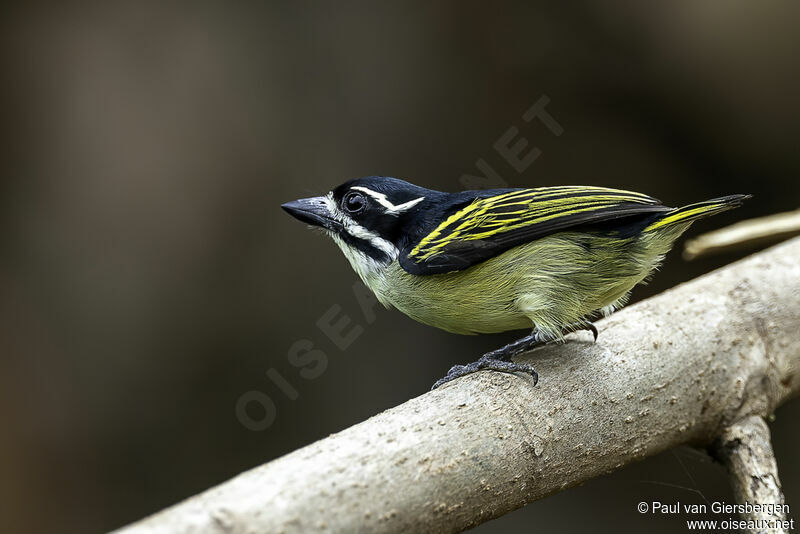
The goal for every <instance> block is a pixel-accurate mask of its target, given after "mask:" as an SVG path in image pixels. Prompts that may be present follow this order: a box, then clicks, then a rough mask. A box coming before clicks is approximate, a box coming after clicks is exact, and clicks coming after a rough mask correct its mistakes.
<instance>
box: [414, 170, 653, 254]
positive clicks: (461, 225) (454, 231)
mask: <svg viewBox="0 0 800 534" xmlns="http://www.w3.org/2000/svg"><path fill="white" fill-rule="evenodd" d="M592 193H594V194H592ZM622 202H633V203H637V204H656V203H657V201H656V200H655V199H653V198H651V197H648V196H647V195H643V194H640V193H633V192H630V191H622V190H619V189H608V188H604V187H583V186H563V187H545V188H538V189H522V190H518V191H511V192H508V193H503V194H501V195H497V196H494V197H489V198H483V199H477V200H475V201H474V202H472V203H471V204H469V205H468V206H466V207H464V208H462V209H461V210H459V211H458V212H456V213H454V214H452V215H451V216H450V217H448V218H447V219H446V220H445V221H444V222H442V223H441V224H440V225H439V226H438V227H436V228H435V229H434V230H433V231H432V232H431V233H430V234H428V235H427V236H425V238H423V239H422V240H421V241H420V242H419V243H418V244H417V246H416V247H414V249H413V250H412V251H411V253H410V254H409V256H410V257H412V258H415V259H417V260H418V261H421V260H425V259H428V258H430V257H431V256H433V255H435V254H437V253H438V252H439V251H440V250H441V249H442V248H444V247H445V246H447V245H448V244H449V243H452V242H453V241H456V240H459V239H461V240H465V241H472V240H478V239H486V238H489V237H492V236H494V235H497V234H501V233H504V232H508V231H511V230H516V229H519V228H524V227H526V226H530V225H533V224H536V223H540V222H544V221H548V220H552V219H556V218H559V217H566V216H569V215H574V214H577V213H583V212H587V211H592V210H597V209H602V208H605V207H610V206H613V205H616V204H619V203H622ZM513 207H519V208H521V209H518V210H516V211H506V210H507V209H509V208H513ZM570 207H572V209H569V208H570ZM507 216H516V217H514V218H513V219H511V220H507V219H505V217H507ZM478 229H481V230H483V231H481V232H478V231H476V230H478Z"/></svg>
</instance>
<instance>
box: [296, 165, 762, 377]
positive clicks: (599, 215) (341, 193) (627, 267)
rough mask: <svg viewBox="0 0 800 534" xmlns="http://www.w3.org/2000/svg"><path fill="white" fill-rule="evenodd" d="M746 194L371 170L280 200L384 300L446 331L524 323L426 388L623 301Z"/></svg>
mask: <svg viewBox="0 0 800 534" xmlns="http://www.w3.org/2000/svg"><path fill="white" fill-rule="evenodd" d="M747 198H749V195H730V196H726V197H721V198H716V199H713V200H707V201H705V202H698V203H696V204H690V205H688V206H685V207H682V208H670V207H667V206H664V205H662V204H661V202H659V201H658V200H656V199H654V198H652V197H649V196H647V195H643V194H641V193H633V192H630V191H622V190H618V189H608V188H605V187H588V186H562V187H539V188H534V189H494V190H485V191H463V192H459V193H444V192H440V191H433V190H430V189H425V188H423V187H419V186H416V185H414V184H411V183H408V182H406V181H403V180H398V179H396V178H389V177H382V176H369V177H366V178H359V179H356V180H351V181H349V182H346V183H344V184H342V185H340V186H338V187H336V188H335V189H334V190H333V191H331V192H329V193H328V194H327V195H324V196H319V197H314V198H305V199H300V200H295V201H292V202H287V203H286V204H283V206H282V207H283V209H284V210H286V211H287V212H289V213H290V214H291V215H293V216H294V217H296V218H297V219H299V220H301V221H303V222H306V223H308V224H311V225H313V226H317V227H320V228H322V229H324V230H325V231H326V232H327V233H328V234H330V236H331V237H332V238H333V240H334V241H335V242H336V244H337V245H339V248H341V250H342V252H343V253H344V255H345V256H346V257H347V259H348V260H349V261H350V264H351V265H352V266H353V269H355V271H356V272H357V273H358V275H359V276H360V277H361V279H362V280H363V281H364V283H365V284H366V285H367V286H368V287H369V288H370V289H371V290H372V291H373V292H374V293H375V295H376V296H377V298H378V300H379V301H380V302H381V303H382V304H384V305H385V306H387V307H390V306H394V307H395V308H397V309H398V310H400V311H401V312H403V313H405V314H406V315H408V316H409V317H411V318H413V319H415V320H417V321H419V322H422V323H425V324H428V325H431V326H435V327H438V328H441V329H443V330H447V331H449V332H454V333H458V334H484V333H495V332H505V331H507V330H518V329H527V328H530V329H532V332H531V334H530V335H528V336H526V337H524V338H522V339H520V340H518V341H515V342H513V343H511V344H509V345H506V346H505V347H502V348H500V349H497V350H494V351H492V352H489V353H487V354H484V355H483V356H482V357H481V358H480V359H478V360H477V361H475V362H473V363H470V364H467V365H456V366H455V367H453V368H452V369H450V371H449V372H448V373H447V376H445V377H444V378H442V379H441V380H439V381H438V382H436V383H435V384H434V386H433V387H434V388H436V387H438V386H440V385H442V384H444V383H445V382H448V381H450V380H453V379H454V378H458V377H460V376H464V375H466V374H469V373H473V372H475V371H478V370H482V369H487V370H494V371H504V372H509V373H513V372H523V373H529V374H530V375H532V376H533V380H534V385H535V384H536V382H537V381H538V375H537V374H536V371H535V370H534V369H533V368H532V367H531V366H529V365H525V364H519V363H515V362H512V361H511V358H512V357H513V356H516V355H518V354H520V353H522V352H525V351H527V350H529V349H531V348H532V347H534V346H536V345H539V344H542V343H546V342H549V341H554V340H563V338H564V335H565V334H566V333H569V332H574V331H577V330H590V331H592V332H593V334H594V337H595V339H596V338H597V330H596V328H595V327H594V325H593V324H592V323H591V322H590V319H591V318H593V317H596V316H598V315H608V314H610V313H611V312H613V311H614V310H615V309H617V308H619V307H621V306H622V305H624V304H625V302H626V300H627V298H628V295H629V293H630V291H631V289H632V288H633V287H634V286H635V285H636V284H638V283H640V282H642V281H644V280H645V279H646V278H647V277H648V276H649V275H650V274H651V273H652V272H653V270H654V269H656V268H657V267H658V265H659V263H660V262H661V260H662V258H663V257H664V255H665V254H666V253H667V252H668V251H669V250H670V248H671V247H672V244H673V243H674V242H675V240H676V239H677V238H678V236H680V235H681V234H682V233H683V232H684V231H686V229H687V228H688V227H689V226H690V225H691V224H692V222H693V221H695V220H697V219H699V218H702V217H707V216H709V215H714V214H716V213H720V212H722V211H725V210H729V209H731V208H735V207H738V206H740V205H741V203H742V201H744V200H745V199H747Z"/></svg>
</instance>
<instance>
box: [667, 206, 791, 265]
mask: <svg viewBox="0 0 800 534" xmlns="http://www.w3.org/2000/svg"><path fill="white" fill-rule="evenodd" d="M797 235H800V210H795V211H787V212H784V213H776V214H774V215H767V216H765V217H757V218H755V219H747V220H744V221H739V222H737V223H735V224H732V225H730V226H726V227H725V228H719V229H717V230H712V231H711V232H708V233H705V234H701V235H699V236H697V237H694V238H692V239H688V240H687V241H686V244H685V245H684V248H683V258H684V259H686V260H693V259H695V258H699V257H701V256H707V255H710V254H718V253H720V252H730V251H733V250H743V249H747V248H755V247H758V246H764V245H769V244H775V243H778V242H780V241H784V240H786V239H789V238H791V237H794V236H797Z"/></svg>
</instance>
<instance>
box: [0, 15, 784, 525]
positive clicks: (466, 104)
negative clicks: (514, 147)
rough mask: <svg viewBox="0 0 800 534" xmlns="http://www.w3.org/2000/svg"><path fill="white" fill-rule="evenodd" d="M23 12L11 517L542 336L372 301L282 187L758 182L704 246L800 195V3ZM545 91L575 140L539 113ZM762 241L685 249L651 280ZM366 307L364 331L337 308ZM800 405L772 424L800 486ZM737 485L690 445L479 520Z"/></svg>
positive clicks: (8, 103) (10, 261)
mask: <svg viewBox="0 0 800 534" xmlns="http://www.w3.org/2000/svg"><path fill="white" fill-rule="evenodd" d="M4 5H5V7H4V8H3V12H4V15H3V17H2V22H0V25H2V28H1V30H2V31H1V32H0V35H2V37H0V39H2V41H3V46H2V52H0V55H1V56H2V62H3V63H2V64H3V67H2V73H3V78H4V80H5V82H4V83H3V99H2V104H3V108H4V109H3V116H4V120H3V123H4V124H3V125H4V126H5V131H4V135H3V138H2V141H3V148H4V150H3V154H4V156H3V157H2V159H1V160H0V168H1V169H2V181H0V292H1V293H0V294H2V298H0V319H1V320H0V424H2V436H3V437H2V439H0V508H1V509H2V517H3V522H4V524H5V527H4V530H7V531H8V532H66V533H73V532H74V533H78V532H102V531H106V530H109V529H112V528H115V527H119V526H122V525H123V524H125V523H128V522H131V521H133V520H136V519H139V518H141V517H143V516H145V515H147V514H150V513H152V512H155V511H157V510H159V509H161V508H163V507H165V506H168V505H171V504H173V503H175V502H177V501H179V500H181V499H183V498H185V497H188V496H190V495H192V494H194V493H197V492H199V491H201V490H204V489H206V488H208V487H209V486H211V485H214V484H217V483H219V482H222V481H223V480H225V479H227V478H230V477H231V476H233V475H235V474H237V473H239V472H241V471H243V470H246V469H248V468H250V467H253V466H256V465H258V464H261V463H263V462H265V461H268V460H270V459H274V458H276V457H278V456H281V455H283V454H286V453H288V452H290V451H292V450H294V449H296V448H299V447H301V446H303V445H305V444H308V443H310V442H312V441H314V440H316V439H319V438H323V437H325V436H327V435H328V434H330V433H332V432H336V431H339V430H341V429H344V428H346V427H348V426H350V425H352V424H354V423H357V422H359V421H361V420H363V419H365V418H367V417H369V416H371V415H373V414H375V413H378V412H380V411H382V410H384V409H386V408H389V407H392V406H395V405H397V404H399V403H401V402H403V401H405V400H407V399H409V398H410V397H413V396H416V395H419V394H422V393H424V392H425V391H427V390H428V389H429V387H430V385H431V383H432V382H433V381H434V380H435V379H437V378H439V377H441V376H442V375H443V374H444V373H445V372H446V370H447V369H448V368H449V367H450V366H451V365H453V364H455V363H462V362H464V361H467V360H471V359H474V356H477V355H479V354H480V353H482V352H483V351H484V350H489V349H492V348H496V347H497V346H499V345H500V344H502V343H505V342H507V341H509V340H510V339H512V338H513V337H514V335H515V333H513V334H508V335H499V336H485V337H479V338H470V337H459V336H455V335H451V334H447V333H445V332H441V331H438V330H435V329H433V328H430V327H427V326H423V325H419V324H416V323H414V322H413V321H411V320H410V319H408V318H406V317H405V316H403V315H402V314H400V313H398V312H396V311H386V310H383V309H380V310H378V309H375V310H374V314H373V308H371V307H369V306H367V308H366V310H367V312H366V313H365V308H364V306H363V305H362V303H363V301H359V300H358V298H357V297H356V293H354V290H353V287H354V284H355V283H356V277H355V275H354V274H353V272H352V271H351V269H350V266H349V265H348V264H347V262H346V260H345V259H344V257H343V256H342V255H341V253H340V252H339V251H338V249H336V248H335V246H334V245H333V244H332V243H331V242H330V241H329V240H327V239H325V238H323V237H322V236H320V235H317V234H314V233H311V232H309V231H308V230H307V229H306V228H305V227H304V225H302V224H299V223H298V222H297V221H295V220H293V219H292V218H290V217H289V216H287V215H286V214H285V213H283V212H282V211H281V210H280V208H279V205H280V204H281V203H282V202H285V201H287V200H291V199H294V198H298V197H301V196H309V195H312V194H319V193H323V192H326V191H327V190H328V189H330V188H331V187H332V186H334V185H337V184H339V183H341V182H343V181H345V180H347V179H350V178H353V177H358V176H364V175H370V174H384V175H392V176H397V177H402V178H406V179H409V180H411V181H413V182H415V183H418V184H420V185H424V186H428V187H431V188H439V189H442V190H449V191H452V190H458V189H462V188H463V187H462V184H463V183H466V182H468V181H469V178H464V177H465V176H468V175H472V176H477V177H480V176H481V175H482V171H481V170H480V169H479V166H483V167H484V168H485V166H486V165H488V166H489V167H491V169H493V171H494V172H495V173H496V174H497V176H499V177H500V178H501V179H502V180H503V181H505V182H507V183H509V184H511V185H515V186H541V185H554V184H585V185H605V186H613V187H620V188H630V189H633V190H637V191H642V192H646V193H649V194H651V195H653V196H655V197H657V198H660V199H662V200H663V201H664V202H665V203H667V204H671V205H679V204H683V203H689V202H693V201H698V200H704V199H707V198H711V197H714V196H718V195H723V194H729V193H753V194H755V195H756V196H755V198H754V199H753V200H751V201H750V202H748V203H747V204H746V205H745V207H743V208H741V209H739V210H736V211H734V212H730V213H726V214H723V215H720V216H717V217H714V218H713V219H709V220H705V221H702V222H700V223H697V224H696V225H695V226H694V227H693V228H692V230H691V231H690V232H689V234H690V235H697V234H699V233H701V232H703V231H705V230H710V229H712V228H716V227H720V226H723V225H726V224H728V223H731V222H734V221H736V220H739V219H742V218H747V217H753V216H758V215H763V214H768V213H773V212H777V211H782V210H790V209H795V208H797V207H798V203H799V202H798V198H800V180H798V177H799V176H800V150H798V149H800V146H798V140H800V99H798V95H800V72H799V70H800V69H798V63H797V51H798V46H800V33H798V32H797V31H796V23H797V20H798V17H799V16H800V5H798V4H797V3H791V4H790V3H786V2H778V1H764V2H757V3H756V2H745V1H728V2H692V1H688V0H687V1H680V2H669V3H667V2H661V3H651V2H648V3H635V2H633V3H632V2H617V1H607V2H569V3H566V2H561V3H558V2H528V1H518V2H500V3H498V2H493V3H491V4H490V3H486V2H450V3H447V2H443V3H423V2H417V3H411V2H404V3H400V2H395V3H380V4H379V5H376V3H363V4H361V5H357V4H350V3H348V4H347V5H343V4H339V3H334V2H329V3H322V2H318V3H317V2H315V3H312V2H294V3H257V2H211V1H197V2H183V3H180V2H155V1H144V2H116V1H111V2H74V1H66V2H35V1H34V2H20V1H18V2H7V3H5V4H4ZM543 96H544V97H546V99H549V103H547V105H546V110H547V111H548V113H550V114H551V115H552V117H553V118H554V119H555V120H556V121H557V122H558V124H560V125H561V127H562V128H563V133H562V134H561V135H559V136H556V135H554V134H553V133H552V132H551V130H550V129H548V127H546V125H545V124H543V123H542V122H540V121H538V120H533V121H531V122H525V121H524V120H523V119H522V115H523V113H525V111H526V110H528V109H529V108H530V107H531V106H532V105H533V104H534V103H536V102H537V101H539V100H540V98H542V97H543ZM511 127H515V128H517V129H518V131H519V135H521V136H523V137H525V138H526V139H527V140H528V142H529V146H531V147H536V148H538V149H539V150H540V151H541V154H540V156H539V157H538V158H537V159H536V160H535V161H534V162H533V163H532V164H531V165H530V166H529V167H527V168H525V169H524V170H523V171H522V172H517V170H516V169H514V168H513V167H512V166H510V165H509V164H508V163H507V162H506V161H505V159H504V158H503V157H501V156H500V155H499V154H498V152H497V151H496V150H495V149H494V144H495V143H496V142H497V140H498V139H499V138H500V137H501V136H502V135H503V134H504V133H505V132H507V131H508V130H509V128H511ZM479 160H482V162H479ZM738 257H739V256H735V255H725V256H717V257H713V258H710V259H703V260H698V261H695V262H692V263H686V262H684V261H683V260H682V259H681V257H680V252H679V251H676V252H674V253H673V254H672V255H670V257H669V258H668V260H667V261H666V263H665V265H664V267H663V269H662V272H660V273H659V274H658V275H657V276H656V277H655V278H654V280H653V282H652V283H651V284H650V285H649V286H647V287H640V288H638V289H637V290H636V291H635V292H634V297H635V299H636V300H638V299H641V298H644V297H647V296H649V295H652V294H655V293H658V292H660V291H663V290H664V289H667V288H669V287H672V286H674V285H675V284H677V283H680V282H682V281H686V280H689V279H691V278H694V277H696V276H698V275H700V274H702V273H705V272H708V271H710V270H712V269H715V268H717V267H719V266H722V265H724V264H726V263H729V262H731V261H734V260H736V259H737V258H738ZM355 287H356V288H358V287H359V286H357V285H356V286H355ZM345 315H346V316H347V317H348V318H349V320H350V321H351V324H350V326H349V328H354V329H355V330H349V329H346V330H345V331H346V332H350V333H351V334H352V335H351V336H350V337H349V339H348V340H347V341H348V343H346V344H347V346H346V347H345V348H342V343H340V344H338V345H337V343H335V342H333V341H332V340H331V339H330V338H329V337H328V336H327V335H326V334H324V333H323V331H322V330H321V329H320V328H319V327H318V326H317V322H318V321H319V320H320V318H322V317H328V318H330V317H334V318H340V317H343V316H345ZM298 342H301V343H302V344H303V346H311V345H313V347H314V348H315V349H317V350H321V351H323V352H324V353H325V356H326V363H327V365H326V367H325V368H324V369H320V371H321V372H319V373H316V374H317V375H318V376H314V377H307V376H306V377H304V376H303V375H301V374H300V372H299V371H300V370H299V369H298V368H296V367H294V366H292V365H291V363H290V361H289V359H288V358H287V354H288V353H289V350H290V349H291V348H292V347H293V346H295V344H296V343H298ZM253 392H257V393H253ZM242 399H244V400H242ZM799 404H800V403H797V402H795V403H790V404H788V405H787V406H785V407H783V408H781V409H780V410H779V411H778V412H777V414H776V416H777V418H776V420H775V422H774V423H773V424H772V425H771V427H772V431H773V434H774V438H775V447H776V449H777V455H778V460H779V465H780V468H781V477H782V479H783V483H784V490H785V493H786V497H787V499H788V502H789V503H790V504H795V505H797V506H800V457H798V456H797V454H796V444H797V443H798V439H800V430H798V426H797V425H796V424H795V421H796V418H797V416H798V411H800V405H799ZM732 498H733V497H732V495H731V493H730V490H729V489H728V487H727V481H726V477H725V473H724V472H723V470H722V468H721V467H719V466H718V465H716V464H714V463H713V462H711V460H710V459H709V458H708V457H707V456H706V455H705V453H704V452H703V451H696V450H694V449H689V448H681V449H678V450H676V451H670V452H667V453H664V454H661V455H659V456H656V457H653V458H651V459H648V460H646V461H644V462H641V463H638V464H636V465H632V466H629V467H627V468H625V469H622V470H620V471H618V472H617V473H614V474H613V475H610V476H606V477H603V478H600V479H596V480H593V481H591V482H588V483H587V484H585V485H584V486H582V487H580V488H576V489H573V490H570V491H567V492H564V493H561V494H559V495H556V496H554V497H551V498H548V499H545V500H543V501H539V502H536V503H534V504H532V505H530V506H527V507H526V508H524V509H522V510H519V511H517V512H514V513H512V514H509V515H508V516H505V517H503V518H501V519H499V520H496V521H493V522H490V523H487V524H485V525H483V526H481V527H479V528H477V529H476V531H478V532H485V533H495V532H518V531H521V530H524V531H528V530H530V529H531V528H532V527H533V526H536V527H539V528H544V529H545V530H553V529H558V531H559V532H564V533H569V532H586V531H587V529H590V528H591V529H597V528H601V529H606V528H607V529H609V530H610V529H611V528H614V529H615V530H617V531H620V532H640V531H642V530H643V529H648V530H649V531H650V532H654V533H655V532H676V531H683V529H684V525H683V523H682V521H681V518H680V517H677V516H665V517H653V516H640V515H639V514H638V513H637V512H636V509H635V507H636V504H637V503H638V502H639V501H642V500H645V501H648V500H653V499H658V500H662V501H664V502H674V501H675V500H680V501H681V502H698V503H700V502H705V500H706V499H707V500H709V501H713V500H722V499H725V500H728V501H730V500H732Z"/></svg>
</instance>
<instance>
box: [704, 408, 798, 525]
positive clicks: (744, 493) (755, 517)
mask: <svg viewBox="0 0 800 534" xmlns="http://www.w3.org/2000/svg"><path fill="white" fill-rule="evenodd" d="M716 451H717V456H718V457H719V458H720V459H721V460H722V461H723V463H724V464H725V465H726V467H727V468H728V472H729V473H730V476H731V483H732V485H733V490H734V493H735V495H736V500H737V501H738V502H739V503H741V504H744V503H749V504H751V505H758V506H753V507H747V508H746V509H745V510H744V512H743V513H742V514H741V515H742V518H743V519H745V520H750V521H753V522H754V524H756V525H760V526H757V527H754V528H752V529H749V530H748V531H749V532H753V533H757V532H764V531H767V530H768V531H769V532H774V533H776V534H783V533H787V532H788V527H787V528H783V522H785V521H786V520H787V515H786V513H785V504H786V503H785V502H784V499H783V492H781V482H780V480H779V479H778V464H777V462H776V461H775V454H774V453H773V452H772V443H771V442H770V435H769V428H767V423H765V422H764V419H762V418H761V417H760V416H758V415H751V416H750V417H747V418H745V419H743V420H741V421H739V422H738V423H735V424H733V425H732V426H730V427H729V428H727V429H725V431H724V432H723V433H722V436H721V437H720V440H719V443H718V444H717V449H716ZM762 505H767V506H766V507H764V508H763V509H762V508H761V506H762ZM776 521H777V522H779V523H778V524H780V525H781V526H779V527H774V526H773V525H775V524H776V523H775V522H776ZM765 525H770V526H769V527H765Z"/></svg>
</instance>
